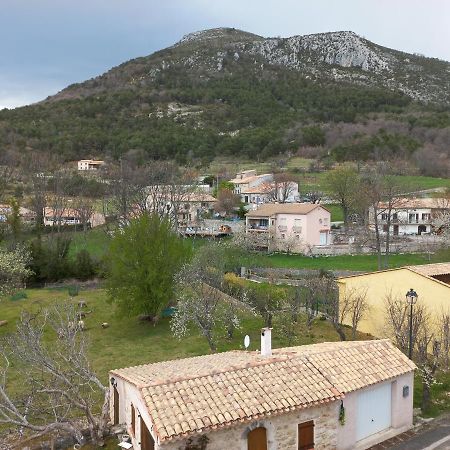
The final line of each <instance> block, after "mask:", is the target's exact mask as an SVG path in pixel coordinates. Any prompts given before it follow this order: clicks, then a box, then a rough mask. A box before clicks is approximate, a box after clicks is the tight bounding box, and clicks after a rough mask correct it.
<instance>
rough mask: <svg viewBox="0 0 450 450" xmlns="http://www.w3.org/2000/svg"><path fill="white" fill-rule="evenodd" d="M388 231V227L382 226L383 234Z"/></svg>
mask: <svg viewBox="0 0 450 450" xmlns="http://www.w3.org/2000/svg"><path fill="white" fill-rule="evenodd" d="M388 231H389V227H388V226H387V225H383V233H387V232H388Z"/></svg>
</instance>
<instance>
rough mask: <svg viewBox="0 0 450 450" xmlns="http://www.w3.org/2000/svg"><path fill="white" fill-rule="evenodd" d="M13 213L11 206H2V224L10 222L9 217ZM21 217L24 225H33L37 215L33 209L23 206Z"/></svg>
mask: <svg viewBox="0 0 450 450" xmlns="http://www.w3.org/2000/svg"><path fill="white" fill-rule="evenodd" d="M11 213H12V207H11V205H9V204H2V205H0V222H6V221H7V220H8V216H9V215H11ZM19 217H20V218H21V220H22V222H23V223H27V224H30V223H33V222H34V221H35V219H36V213H35V212H34V211H32V210H31V209H28V208H24V207H23V206H20V207H19Z"/></svg>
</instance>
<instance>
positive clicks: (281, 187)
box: [267, 172, 298, 203]
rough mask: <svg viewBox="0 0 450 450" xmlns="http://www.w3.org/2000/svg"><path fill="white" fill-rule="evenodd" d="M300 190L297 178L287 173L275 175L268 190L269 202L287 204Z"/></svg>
mask: <svg viewBox="0 0 450 450" xmlns="http://www.w3.org/2000/svg"><path fill="white" fill-rule="evenodd" d="M297 190H298V184H297V183H296V181H295V178H294V177H293V176H292V175H290V174H289V173H286V172H281V173H275V174H274V176H273V182H272V183H271V184H270V186H269V188H268V192H267V194H268V197H269V200H271V201H273V202H278V203H286V202H287V201H288V200H289V199H290V198H291V197H292V194H294V192H296V191H297Z"/></svg>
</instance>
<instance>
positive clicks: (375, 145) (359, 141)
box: [331, 130, 420, 161]
mask: <svg viewBox="0 0 450 450" xmlns="http://www.w3.org/2000/svg"><path fill="white" fill-rule="evenodd" d="M419 147H420V143H419V142H418V141H417V140H415V139H414V138H412V137H409V136H406V135H403V134H391V133H387V132H385V131H384V130H380V131H379V132H378V133H377V134H376V135H374V136H359V135H356V136H355V138H354V140H353V142H352V143H350V144H346V145H338V146H336V147H334V148H333V149H332V151H331V154H332V155H333V157H334V158H335V159H336V160H337V161H349V160H350V161H366V160H369V159H374V160H377V161H383V160H390V159H392V158H408V157H411V155H412V153H413V152H414V151H415V150H417V149H418V148H419Z"/></svg>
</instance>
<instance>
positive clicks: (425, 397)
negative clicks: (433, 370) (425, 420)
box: [421, 380, 431, 412]
mask: <svg viewBox="0 0 450 450" xmlns="http://www.w3.org/2000/svg"><path fill="white" fill-rule="evenodd" d="M430 403H431V388H430V385H429V382H428V380H423V381H422V405H421V409H422V412H426V411H428V409H429V407H430Z"/></svg>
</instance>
